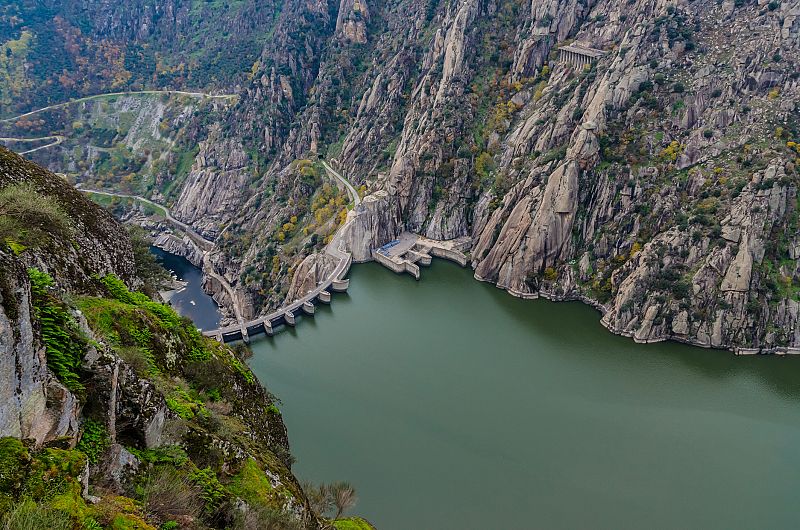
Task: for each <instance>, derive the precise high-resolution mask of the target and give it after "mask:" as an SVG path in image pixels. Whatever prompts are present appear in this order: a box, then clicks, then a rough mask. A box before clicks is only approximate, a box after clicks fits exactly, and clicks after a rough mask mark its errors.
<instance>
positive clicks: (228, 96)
mask: <svg viewBox="0 0 800 530" xmlns="http://www.w3.org/2000/svg"><path fill="white" fill-rule="evenodd" d="M137 94H170V95H171V94H178V95H181V96H189V97H196V98H211V99H233V98H235V97H237V96H238V95H237V94H208V93H206V92H189V91H185V90H131V91H126V92H107V93H105V94H94V95H93V96H86V97H82V98H78V99H71V100H69V101H64V102H63V103H56V104H54V105H48V106H46V107H42V108H40V109H36V110H32V111H29V112H25V113H23V114H19V115H17V116H12V117H10V118H3V119H0V123H8V122H11V121H17V120H18V119H20V118H27V117H28V116H33V115H34V114H39V113H40V112H45V111H47V110H53V109H59V108H62V107H67V106H69V105H72V104H74V103H81V102H83V101H90V100H93V99H102V98H108V97H114V96H134V95H137Z"/></svg>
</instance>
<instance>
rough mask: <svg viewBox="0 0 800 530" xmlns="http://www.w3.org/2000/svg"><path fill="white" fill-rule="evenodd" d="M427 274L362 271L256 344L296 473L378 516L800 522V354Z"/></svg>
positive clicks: (501, 521)
mask: <svg viewBox="0 0 800 530" xmlns="http://www.w3.org/2000/svg"><path fill="white" fill-rule="evenodd" d="M422 272H423V275H422V280H421V281H419V282H416V281H414V280H413V279H412V278H410V277H409V276H407V275H405V276H398V275H395V274H394V273H392V272H389V271H387V270H386V269H383V268H382V267H380V266H378V265H376V264H366V265H358V266H355V267H354V268H353V269H352V272H351V282H350V291H349V293H348V294H337V295H334V299H333V303H332V305H331V306H330V307H327V306H318V308H317V312H316V315H315V316H314V317H313V318H305V317H304V318H302V319H301V321H300V322H298V326H297V328H282V331H281V332H280V333H278V334H277V335H276V336H275V337H272V338H266V337H264V338H261V339H258V340H255V341H254V342H253V344H252V347H253V351H254V355H253V357H252V358H251V360H250V365H251V367H252V368H253V370H254V371H255V373H256V374H257V375H258V377H259V378H260V380H261V381H262V383H264V384H265V385H266V386H267V387H268V388H269V389H270V390H271V391H272V392H274V393H275V394H276V395H277V396H279V397H280V398H281V399H282V400H283V405H282V406H281V410H282V414H283V418H284V421H285V422H286V425H287V427H288V431H289V439H290V443H291V449H292V454H293V455H294V456H295V457H296V458H297V463H296V464H295V465H294V467H293V470H294V472H295V474H296V475H298V476H299V477H300V478H301V479H309V480H312V481H315V482H328V481H333V480H347V481H349V482H351V483H352V484H353V485H354V486H355V487H356V490H357V492H358V496H359V499H360V500H359V503H358V505H357V506H356V508H355V510H354V512H355V513H358V514H360V515H363V516H365V517H366V518H368V519H369V520H371V521H372V522H373V523H374V524H375V525H376V526H377V527H378V528H379V529H380V530H409V529H426V530H427V529H431V530H440V529H441V530H450V529H459V530H462V529H480V530H483V529H503V530H516V529H534V528H546V529H560V528H564V529H574V528H592V529H626V528H635V529H640V528H648V529H651V528H670V529H672V528H704V529H705V528H720V529H737V528H748V529H751V528H758V529H763V528H770V529H774V528H797V527H798V525H800V508H799V507H798V503H797V498H798V492H799V491H800V456H798V453H799V452H800V450H799V448H800V364H798V363H800V359H795V358H779V357H736V356H734V355H732V354H731V353H730V352H724V351H714V350H705V349H701V348H692V347H689V346H684V345H679V344H673V343H662V344H651V345H639V344H635V343H634V342H633V341H631V340H630V339H626V338H622V337H618V336H614V335H612V334H610V333H609V332H607V331H606V330H605V329H603V328H602V327H601V326H600V324H599V314H598V313H597V312H596V311H595V310H593V309H591V308H589V307H587V306H585V305H582V304H580V303H551V302H548V301H545V300H534V301H524V300H519V299H516V298H513V297H511V296H509V295H508V294H506V293H504V292H502V291H500V290H498V289H496V288H495V287H493V286H491V285H488V284H482V283H478V282H476V281H475V280H473V279H472V277H471V274H470V271H468V270H464V269H460V268H459V267H457V266H455V265H453V264H450V263H447V262H443V261H441V260H434V264H433V266H432V267H431V268H429V269H423V271H422ZM184 274H185V273H184ZM184 277H186V276H184ZM197 284H198V286H199V281H198V282H197ZM181 307H182V308H185V307H186V306H181ZM190 307H192V308H193V309H195V311H197V309H196V308H198V307H200V306H198V305H195V306H190ZM202 307H206V306H202ZM213 313H214V314H216V312H215V311H214V312H213ZM195 314H197V313H195ZM190 316H191V315H190ZM262 337H263V336H262Z"/></svg>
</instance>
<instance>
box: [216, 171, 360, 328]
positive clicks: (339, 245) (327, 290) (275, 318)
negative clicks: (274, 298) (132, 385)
mask: <svg viewBox="0 0 800 530" xmlns="http://www.w3.org/2000/svg"><path fill="white" fill-rule="evenodd" d="M322 165H323V166H324V167H325V171H326V172H327V173H328V175H329V176H330V177H332V178H333V179H335V180H336V181H337V182H338V183H339V184H341V185H342V186H343V187H344V188H345V190H347V194H348V195H350V199H351V200H352V201H353V209H352V210H350V211H349V212H347V220H346V221H345V222H344V224H342V226H340V227H339V229H338V230H337V231H336V233H335V234H334V236H333V238H332V239H331V241H330V242H329V243H328V245H327V246H326V247H325V250H324V252H325V253H327V254H328V255H330V256H333V257H334V258H335V259H336V260H337V264H336V267H335V268H334V269H333V271H332V272H331V274H330V275H329V276H328V277H327V278H326V279H325V280H323V281H321V282H319V284H318V285H317V287H316V288H314V289H313V290H311V291H309V292H308V293H306V294H305V296H303V297H301V298H299V299H297V300H295V301H293V302H291V303H289V304H288V305H285V306H283V307H281V308H279V309H276V310H275V311H273V312H272V313H270V314H268V315H266V316H261V317H258V318H256V319H254V320H251V321H249V322H241V321H240V322H239V323H237V324H232V325H230V326H227V327H223V328H219V329H213V330H207V331H204V332H203V335H205V336H206V337H212V338H214V339H216V340H218V341H220V342H232V341H237V340H243V341H245V342H248V341H249V340H250V337H251V336H253V335H256V334H259V333H266V334H267V335H272V334H273V332H274V329H275V328H276V327H278V326H280V325H281V324H285V325H287V326H294V325H295V323H296V322H297V317H298V316H300V315H303V314H305V315H313V314H314V310H315V307H316V306H315V305H314V304H315V302H316V303H324V304H329V303H330V302H331V292H342V291H346V290H347V288H348V287H349V286H350V280H349V279H348V278H346V276H347V273H348V272H349V271H350V265H352V263H353V256H352V254H351V253H350V252H348V251H347V250H346V249H345V248H344V247H345V244H344V240H343V238H342V236H343V235H344V234H345V233H347V230H348V229H349V228H350V225H352V223H353V220H354V219H355V217H356V216H357V215H358V214H357V213H356V211H357V210H358V206H359V204H361V197H359V195H358V192H357V191H356V189H355V188H354V187H353V186H352V185H351V184H350V183H349V182H348V181H347V180H346V179H345V178H344V177H343V176H342V175H341V174H339V172H337V171H336V170H335V169H333V168H332V167H331V166H330V165H328V163H327V162H324V161H323V162H322Z"/></svg>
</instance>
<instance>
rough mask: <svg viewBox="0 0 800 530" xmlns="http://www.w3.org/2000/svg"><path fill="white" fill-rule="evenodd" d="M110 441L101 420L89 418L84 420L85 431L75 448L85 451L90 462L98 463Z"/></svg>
mask: <svg viewBox="0 0 800 530" xmlns="http://www.w3.org/2000/svg"><path fill="white" fill-rule="evenodd" d="M110 443H111V441H110V439H109V437H108V431H106V428H105V426H104V425H103V424H102V423H100V422H99V421H96V420H93V419H87V420H86V421H85V422H83V433H82V434H81V439H80V441H79V442H78V445H77V446H75V448H76V449H77V450H78V451H81V452H83V453H84V454H85V455H86V458H87V459H88V460H89V462H90V463H92V464H96V463H97V460H98V459H99V458H100V455H102V454H103V452H104V451H105V450H106V449H107V448H108V446H109V444H110Z"/></svg>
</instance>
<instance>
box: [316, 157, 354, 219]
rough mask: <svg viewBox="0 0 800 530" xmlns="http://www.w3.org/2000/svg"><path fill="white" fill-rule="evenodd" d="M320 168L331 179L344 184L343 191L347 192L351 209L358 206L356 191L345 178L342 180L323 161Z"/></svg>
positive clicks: (337, 173) (336, 172) (339, 175)
mask: <svg viewBox="0 0 800 530" xmlns="http://www.w3.org/2000/svg"><path fill="white" fill-rule="evenodd" d="M322 166H323V167H324V168H325V171H327V172H328V174H329V175H331V176H332V177H333V178H335V179H336V180H338V181H339V182H341V183H342V184H344V187H345V189H346V190H347V193H348V195H350V198H351V199H352V200H353V207H354V208H355V207H356V206H358V205H359V204H361V197H359V195H358V191H356V189H355V188H354V187H353V185H352V184H350V182H348V180H347V179H346V178H344V177H343V176H342V175H341V174H340V173H339V172H338V171H336V170H335V169H333V168H332V167H331V166H330V164H328V162H326V161H325V160H323V161H322Z"/></svg>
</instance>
